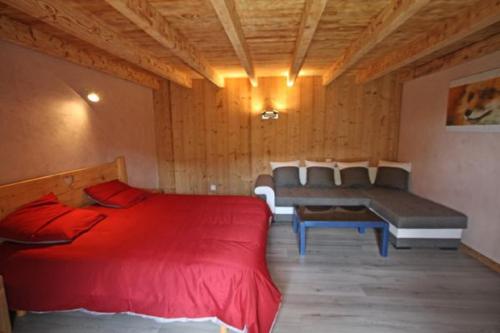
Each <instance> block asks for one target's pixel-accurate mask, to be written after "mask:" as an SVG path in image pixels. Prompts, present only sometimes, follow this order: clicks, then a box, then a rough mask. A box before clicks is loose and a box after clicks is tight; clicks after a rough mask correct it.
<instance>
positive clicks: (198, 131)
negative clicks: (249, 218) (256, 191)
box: [155, 75, 401, 194]
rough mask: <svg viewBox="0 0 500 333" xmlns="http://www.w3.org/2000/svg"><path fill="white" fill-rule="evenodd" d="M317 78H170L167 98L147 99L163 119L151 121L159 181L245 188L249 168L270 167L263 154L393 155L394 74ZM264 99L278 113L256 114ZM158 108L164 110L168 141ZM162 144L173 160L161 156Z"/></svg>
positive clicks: (203, 188) (235, 190)
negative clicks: (326, 81)
mask: <svg viewBox="0 0 500 333" xmlns="http://www.w3.org/2000/svg"><path fill="white" fill-rule="evenodd" d="M321 80H322V79H321V77H319V76H318V77H300V78H299V79H298V80H297V81H296V83H295V85H294V86H293V87H287V85H286V78H284V77H269V78H259V86H258V87H252V86H251V85H250V84H249V82H248V80H247V79H244V78H242V79H226V83H225V87H224V88H222V89H219V88H217V87H216V86H214V85H213V84H211V83H210V82H209V81H207V80H193V88H192V89H186V88H183V87H180V86H178V85H176V84H172V83H171V84H170V91H169V93H170V103H166V102H165V101H164V103H165V104H168V105H165V107H163V108H162V107H161V105H157V104H156V103H155V105H157V106H156V108H157V119H162V121H163V124H162V125H157V144H158V146H159V148H158V151H159V152H163V154H164V155H163V156H162V157H161V159H160V163H159V169H160V171H159V173H160V184H161V187H166V189H167V190H168V191H172V186H174V187H175V191H176V192H177V193H200V194H206V193H209V186H210V184H216V185H217V191H216V192H217V193H224V194H250V193H251V188H252V184H253V182H254V180H255V178H256V177H257V175H258V174H260V173H269V172H270V168H269V161H277V160H283V161H285V160H292V159H301V160H304V159H309V160H318V161H321V160H324V159H326V158H332V159H334V160H343V161H345V160H358V159H369V160H370V161H371V163H373V164H375V163H376V162H377V160H379V159H394V158H395V157H396V153H397V145H398V129H399V103H400V95H401V85H400V83H398V81H397V79H396V76H395V75H387V76H385V77H383V78H380V79H378V80H376V81H373V82H370V83H368V84H366V85H357V84H356V83H355V80H354V77H352V76H343V77H341V78H339V79H338V80H336V81H335V82H334V83H333V84H331V85H329V86H328V87H324V86H323V85H322V81H321ZM266 105H272V106H274V107H276V108H278V109H279V110H280V116H279V117H280V118H279V119H278V120H275V121H262V120H261V119H260V112H261V111H262V109H263V108H264V107H266ZM162 112H163V113H168V112H171V121H172V124H171V135H172V140H171V141H169V139H168V133H167V132H168V131H169V126H168V125H167V124H165V121H166V120H167V121H168V117H165V116H161V115H158V113H160V114H161V113H162ZM164 146H167V147H164ZM168 147H171V148H168ZM169 149H171V150H172V153H171V155H172V157H173V159H172V158H171V160H173V163H164V162H162V161H165V160H168V158H169V157H168V156H167V155H168V151H169ZM159 156H160V155H159ZM172 175H174V176H173V178H174V179H165V177H167V178H172Z"/></svg>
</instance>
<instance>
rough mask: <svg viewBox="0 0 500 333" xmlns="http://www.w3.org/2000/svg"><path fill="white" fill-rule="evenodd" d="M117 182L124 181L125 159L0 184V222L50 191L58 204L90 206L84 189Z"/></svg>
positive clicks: (125, 174)
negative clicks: (116, 180)
mask: <svg viewBox="0 0 500 333" xmlns="http://www.w3.org/2000/svg"><path fill="white" fill-rule="evenodd" d="M113 179H119V180H121V181H122V182H125V183H126V182H127V180H128V178H127V169H126V166H125V158H124V157H122V156H121V157H118V158H116V159H115V160H114V161H113V162H111V163H105V164H101V165H97V166H93V167H90V168H83V169H77V170H71V171H65V172H61V173H57V174H54V175H50V176H45V177H39V178H32V179H27V180H23V181H19V182H14V183H10V184H6V185H0V219H1V218H3V217H4V216H5V215H7V214H9V213H10V212H12V211H13V210H15V209H16V208H18V207H19V206H21V205H23V204H25V203H27V202H30V201H33V200H36V199H38V198H40V197H41V196H42V195H44V194H47V193H49V192H53V193H54V194H55V195H57V197H58V198H59V200H61V202H63V203H65V204H67V205H69V206H73V207H82V206H86V205H89V204H91V201H90V200H89V198H88V197H87V196H86V195H85V192H84V191H83V189H84V188H86V187H88V186H91V185H95V184H98V183H102V182H105V181H109V180H113Z"/></svg>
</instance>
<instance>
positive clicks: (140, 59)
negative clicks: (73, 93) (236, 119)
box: [0, 0, 191, 88]
mask: <svg viewBox="0 0 500 333" xmlns="http://www.w3.org/2000/svg"><path fill="white" fill-rule="evenodd" d="M0 2H3V3H5V4H7V5H9V6H11V7H13V8H15V9H17V10H19V11H21V12H23V13H25V14H28V15H30V16H32V17H34V18H36V19H39V20H41V21H43V22H45V23H47V24H49V25H51V26H53V27H55V28H57V29H60V30H62V31H64V32H66V33H68V34H70V35H73V36H75V37H77V38H79V39H81V40H84V41H86V42H88V43H90V44H92V45H94V46H96V47H98V48H100V49H102V50H104V51H106V52H108V53H110V54H112V55H114V56H116V57H119V58H122V59H125V60H126V61H128V62H130V63H132V64H134V65H137V66H139V67H141V68H143V69H145V70H147V71H150V72H152V73H155V74H157V75H159V76H161V77H163V78H165V79H167V80H171V81H173V82H175V83H177V84H180V85H182V86H184V87H189V88H190V87H191V78H190V77H189V76H188V75H187V74H186V73H184V72H182V71H180V70H178V69H176V68H175V67H173V66H172V65H170V64H168V63H167V62H165V61H163V60H161V59H159V58H157V57H156V56H154V55H153V54H151V53H149V52H147V51H145V50H143V49H141V48H139V47H137V46H136V45H134V44H132V43H131V42H129V41H128V40H126V39H125V38H123V37H122V36H120V35H119V34H118V33H116V32H115V31H113V29H111V28H110V27H109V26H108V25H107V24H105V23H104V22H102V21H101V20H99V19H98V18H97V17H96V16H94V15H89V14H88V13H83V12H81V11H78V10H76V9H74V8H73V7H71V6H70V5H69V4H68V2H67V1H64V0H0Z"/></svg>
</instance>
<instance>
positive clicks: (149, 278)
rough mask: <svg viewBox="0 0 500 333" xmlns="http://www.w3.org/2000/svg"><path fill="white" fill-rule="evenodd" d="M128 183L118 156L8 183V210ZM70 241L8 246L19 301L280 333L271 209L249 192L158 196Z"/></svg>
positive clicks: (4, 254)
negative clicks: (269, 257)
mask: <svg viewBox="0 0 500 333" xmlns="http://www.w3.org/2000/svg"><path fill="white" fill-rule="evenodd" d="M111 179H120V180H122V181H126V180H127V179H126V169H125V162H124V160H123V158H119V159H117V160H116V161H115V162H113V163H108V164H105V165H100V166H97V167H93V168H88V169H80V170H74V171H70V172H65V173H61V174H57V175H53V176H48V177H43V178H38V179H34V180H28V181H24V182H18V183H14V184H9V185H4V186H1V187H0V202H1V204H0V213H1V216H0V217H3V216H5V215H6V214H7V213H8V212H10V211H12V210H13V209H15V207H17V206H20V205H21V204H23V203H25V202H28V201H30V200H33V199H35V198H37V197H38V196H40V195H43V194H44V193H46V192H48V191H53V192H54V193H55V194H56V195H58V196H59V198H60V199H61V201H63V202H65V203H67V204H69V205H73V206H85V205H88V204H89V203H90V202H89V201H88V200H89V199H88V198H87V197H86V196H85V195H84V193H83V188H85V187H87V186H89V185H93V184H96V183H99V182H102V181H106V180H111ZM90 209H92V210H97V211H99V212H103V213H105V214H106V215H107V218H106V219H105V220H103V221H102V222H100V223H99V224H97V225H96V226H95V227H93V228H92V229H91V230H90V231H89V232H87V233H85V234H83V235H82V236H80V237H78V238H77V239H76V240H74V241H73V242H72V243H70V244H65V245H52V246H26V245H16V244H11V243H2V244H0V274H1V275H3V276H4V280H5V286H6V291H7V298H8V300H9V307H10V308H11V309H15V310H27V311H62V310H72V309H85V310H88V311H93V312H99V313H118V312H127V313H132V314H139V315H144V316H151V317H154V318H162V319H168V320H190V319H192V320H200V319H207V320H208V319H210V320H212V321H216V322H218V323H220V324H222V325H224V326H226V327H229V328H230V329H233V330H235V331H241V332H243V331H247V332H255V333H257V332H270V331H271V330H272V326H273V323H274V320H275V318H276V315H277V313H278V309H279V306H280V302H281V294H280V292H279V290H278V289H277V288H276V286H275V285H274V283H273V282H272V279H271V277H270V275H269V272H268V269H267V263H266V260H265V253H266V242H267V232H268V220H269V217H270V212H269V210H268V208H267V205H266V204H265V202H263V201H260V200H259V199H256V198H252V197H243V196H197V195H172V194H151V195H149V196H148V198H147V199H146V200H144V201H143V202H141V203H139V204H137V205H135V206H132V207H130V208H126V209H114V208H105V207H100V206H91V207H90Z"/></svg>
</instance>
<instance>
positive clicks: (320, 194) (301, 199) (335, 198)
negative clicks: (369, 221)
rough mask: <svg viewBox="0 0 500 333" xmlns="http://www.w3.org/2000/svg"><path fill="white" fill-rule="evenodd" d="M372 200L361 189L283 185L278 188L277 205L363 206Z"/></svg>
mask: <svg viewBox="0 0 500 333" xmlns="http://www.w3.org/2000/svg"><path fill="white" fill-rule="evenodd" d="M369 202H370V200H369V199H368V198H367V197H366V195H365V194H364V193H362V192H361V190H354V189H347V188H340V187H336V188H310V187H305V186H300V187H288V188H286V187H282V188H277V189H276V206H296V205H306V206H363V205H368V204H369Z"/></svg>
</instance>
